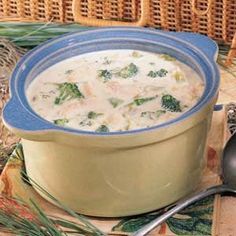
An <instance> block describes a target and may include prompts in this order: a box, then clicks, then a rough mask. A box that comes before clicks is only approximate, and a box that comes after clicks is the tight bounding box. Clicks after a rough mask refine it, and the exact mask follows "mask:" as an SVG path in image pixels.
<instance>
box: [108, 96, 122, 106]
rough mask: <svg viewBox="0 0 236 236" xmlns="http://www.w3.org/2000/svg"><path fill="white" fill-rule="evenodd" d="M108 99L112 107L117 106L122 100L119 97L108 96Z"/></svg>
mask: <svg viewBox="0 0 236 236" xmlns="http://www.w3.org/2000/svg"><path fill="white" fill-rule="evenodd" d="M108 101H109V102H110V103H111V105H112V106H113V108H116V107H118V106H119V105H120V104H122V103H123V102H124V100H122V99H119V98H108Z"/></svg>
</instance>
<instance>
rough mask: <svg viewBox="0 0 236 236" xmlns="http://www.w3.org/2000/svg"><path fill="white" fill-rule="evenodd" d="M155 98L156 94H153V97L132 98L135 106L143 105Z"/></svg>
mask: <svg viewBox="0 0 236 236" xmlns="http://www.w3.org/2000/svg"><path fill="white" fill-rule="evenodd" d="M155 98H157V96H155V97H147V98H137V99H135V100H134V104H135V105H136V106H140V105H143V104H144V103H146V102H149V101H151V100H154V99H155Z"/></svg>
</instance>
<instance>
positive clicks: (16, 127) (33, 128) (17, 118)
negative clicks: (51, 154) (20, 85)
mask: <svg viewBox="0 0 236 236" xmlns="http://www.w3.org/2000/svg"><path fill="white" fill-rule="evenodd" d="M2 118H3V123H4V124H5V126H6V127H7V128H8V129H9V130H11V131H12V132H13V133H15V134H17V135H19V136H20V137H23V138H24V137H29V136H34V133H36V132H37V136H38V138H40V137H42V140H45V137H44V136H46V135H44V134H46V133H47V132H46V131H49V130H50V129H52V128H53V124H51V123H50V122H48V121H45V120H43V119H42V118H40V117H38V116H36V115H35V114H34V113H31V112H30V111H29V110H27V109H26V108H25V107H24V106H23V105H22V104H21V102H20V101H19V100H18V99H17V98H11V99H10V100H9V101H8V102H7V104H6V105H5V107H4V108H3V113H2ZM40 134H41V135H40ZM38 138H37V139H38ZM48 138H49V137H47V138H46V139H48Z"/></svg>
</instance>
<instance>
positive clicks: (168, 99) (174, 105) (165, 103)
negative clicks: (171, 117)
mask: <svg viewBox="0 0 236 236" xmlns="http://www.w3.org/2000/svg"><path fill="white" fill-rule="evenodd" d="M161 106H162V107H163V108H165V109H166V110H168V111H171V112H181V111H182V109H181V107H180V101H179V100H177V99H176V98H174V97H173V96H172V95H170V94H166V95H163V96H162V98H161Z"/></svg>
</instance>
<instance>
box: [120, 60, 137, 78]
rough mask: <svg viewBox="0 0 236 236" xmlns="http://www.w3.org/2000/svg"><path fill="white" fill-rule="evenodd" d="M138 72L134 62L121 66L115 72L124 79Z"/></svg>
mask: <svg viewBox="0 0 236 236" xmlns="http://www.w3.org/2000/svg"><path fill="white" fill-rule="evenodd" d="M137 73H138V67H137V66H136V65H135V64H134V63H130V64H129V65H128V66H126V67H124V68H122V69H121V70H120V71H119V72H117V73H116V74H117V75H118V76H120V77H122V78H124V79H127V78H131V77H133V76H135V75H136V74H137Z"/></svg>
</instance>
